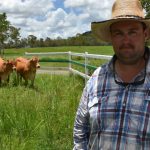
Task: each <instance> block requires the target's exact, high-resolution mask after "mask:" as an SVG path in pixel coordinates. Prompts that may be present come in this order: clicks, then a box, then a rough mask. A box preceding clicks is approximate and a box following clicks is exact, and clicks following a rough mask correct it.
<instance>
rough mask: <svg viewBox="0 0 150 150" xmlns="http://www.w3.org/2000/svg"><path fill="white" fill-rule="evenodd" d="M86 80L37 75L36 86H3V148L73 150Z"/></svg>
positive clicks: (0, 132)
mask: <svg viewBox="0 0 150 150" xmlns="http://www.w3.org/2000/svg"><path fill="white" fill-rule="evenodd" d="M83 83H84V81H83V79H81V78H79V77H77V76H72V75H70V76H61V75H60V76H59V75H57V76H54V75H46V74H44V75H37V77H36V80H35V87H34V88H29V87H24V86H23V85H18V86H16V85H14V86H13V84H12V82H11V83H10V85H6V86H2V87H1V88H0V149H2V150H70V149H72V146H73V139H72V130H73V123H74V117H75V113H76V109H77V106H78V102H79V99H80V96H81V92H82V89H83V85H84V84H83Z"/></svg>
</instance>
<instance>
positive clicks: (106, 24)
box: [91, 0, 150, 42]
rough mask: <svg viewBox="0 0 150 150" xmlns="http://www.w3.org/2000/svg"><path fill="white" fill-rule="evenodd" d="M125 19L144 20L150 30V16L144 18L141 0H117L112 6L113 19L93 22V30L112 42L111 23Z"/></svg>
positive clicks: (97, 34) (103, 38) (102, 38)
mask: <svg viewBox="0 0 150 150" xmlns="http://www.w3.org/2000/svg"><path fill="white" fill-rule="evenodd" d="M123 20H137V21H140V22H144V23H145V24H146V26H147V27H148V28H149V30H150V18H144V12H143V8H142V5H141V3H140V1H139V0H116V1H115V3H114V4H113V7H112V19H110V20H106V21H101V22H92V23H91V29H92V32H93V33H94V34H95V35H96V36H97V37H98V38H99V39H101V40H103V41H105V42H111V36H110V25H111V24H112V23H115V22H119V21H123Z"/></svg>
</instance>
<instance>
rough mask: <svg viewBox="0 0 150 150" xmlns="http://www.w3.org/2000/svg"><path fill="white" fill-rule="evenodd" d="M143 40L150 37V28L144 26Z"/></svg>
mask: <svg viewBox="0 0 150 150" xmlns="http://www.w3.org/2000/svg"><path fill="white" fill-rule="evenodd" d="M144 33H145V42H146V41H147V40H148V39H150V28H146V29H145V31H144Z"/></svg>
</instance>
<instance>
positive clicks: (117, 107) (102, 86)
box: [74, 59, 150, 150]
mask: <svg viewBox="0 0 150 150" xmlns="http://www.w3.org/2000/svg"><path fill="white" fill-rule="evenodd" d="M112 63H113V59H112V60H111V61H110V62H109V63H108V64H105V65H103V66H102V67H101V68H98V69H97V70H96V71H95V72H94V74H93V75H92V77H91V78H90V79H89V81H88V82H87V85H86V87H85V88H84V91H83V94H82V97H81V101H80V104H79V107H78V111H77V114H76V119H75V124H74V150H150V60H148V63H147V66H146V78H145V81H144V84H141V85H128V86H121V85H118V84H116V82H115V81H114V75H113V70H112V66H113V65H112ZM143 73H144V71H142V72H141V73H140V74H139V75H138V76H136V78H135V79H134V81H135V80H136V81H137V80H141V78H143ZM116 78H117V80H120V79H119V78H118V77H116Z"/></svg>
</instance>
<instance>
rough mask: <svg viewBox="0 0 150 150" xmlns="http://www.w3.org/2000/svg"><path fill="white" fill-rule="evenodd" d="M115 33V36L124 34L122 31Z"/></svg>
mask: <svg viewBox="0 0 150 150" xmlns="http://www.w3.org/2000/svg"><path fill="white" fill-rule="evenodd" d="M113 35H114V36H122V33H121V32H115V33H114V34H113Z"/></svg>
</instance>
